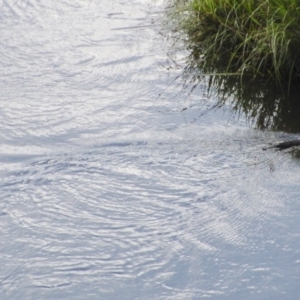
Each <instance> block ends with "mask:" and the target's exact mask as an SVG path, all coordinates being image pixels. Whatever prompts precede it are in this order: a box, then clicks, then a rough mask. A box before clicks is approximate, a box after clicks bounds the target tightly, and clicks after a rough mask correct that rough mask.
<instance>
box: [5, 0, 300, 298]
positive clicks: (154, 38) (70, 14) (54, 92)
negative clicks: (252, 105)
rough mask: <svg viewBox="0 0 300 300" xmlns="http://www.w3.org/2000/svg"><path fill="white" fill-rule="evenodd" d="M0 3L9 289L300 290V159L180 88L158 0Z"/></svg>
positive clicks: (73, 293) (59, 293)
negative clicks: (273, 147) (278, 149)
mask: <svg viewBox="0 0 300 300" xmlns="http://www.w3.org/2000/svg"><path fill="white" fill-rule="evenodd" d="M0 7H1V9H0V19H1V22H0V26H1V29H0V32H1V43H0V66H1V71H0V91H1V92H0V122H1V131H0V162H1V167H0V196H1V201H0V232H1V240H0V261H1V268H0V282H1V286H0V299H24V300H25V299H131V300H132V299H157V300H158V299H179V300H182V299H184V300H186V299H204V298H211V299H299V296H300V286H299V278H300V232H299V225H300V221H299V213H300V203H299V199H300V189H299V180H300V172H299V170H300V163H299V160H298V159H297V158H296V157H293V156H292V155H290V154H289V153H276V152H275V151H273V150H269V151H262V150H261V148H262V147H263V146H265V145H266V144H268V143H269V142H272V141H277V140H278V139H281V138H282V137H284V136H285V134H284V133H280V132H279V133H272V132H261V131H258V130H255V129H253V128H251V126H249V124H248V123H247V122H246V121H245V119H244V118H243V117H242V116H241V117H240V118H239V119H238V118H236V117H234V115H233V114H232V113H231V110H230V107H223V108H222V109H219V110H209V109H207V107H208V105H209V103H210V101H211V99H205V95H204V94H203V93H200V92H199V93H193V94H191V95H188V94H186V93H182V92H181V91H182V86H181V85H180V81H178V80H177V81H176V80H175V78H176V77H177V76H178V75H180V72H181V69H180V66H178V65H176V63H174V62H173V60H172V59H170V57H169V51H170V47H171V44H172V42H171V41H166V39H165V38H164V37H163V36H162V35H161V34H160V30H161V20H162V18H163V16H164V14H165V10H164V3H163V2H162V1H161V2H158V1H150V0H127V1H126V0H115V1H108V0H102V1H99V0H55V1H46V0H26V1H24V0H22V1H21V0H14V1H13V0H3V1H1V2H0Z"/></svg>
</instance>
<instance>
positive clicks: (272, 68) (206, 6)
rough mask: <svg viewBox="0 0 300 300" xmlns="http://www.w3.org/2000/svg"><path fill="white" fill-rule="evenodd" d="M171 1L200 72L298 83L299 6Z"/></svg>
mask: <svg viewBox="0 0 300 300" xmlns="http://www.w3.org/2000/svg"><path fill="white" fill-rule="evenodd" d="M171 1H172V5H171V6H172V7H173V19H177V32H181V33H182V34H184V35H185V36H186V41H187V43H188V48H189V49H190V50H191V51H192V52H193V55H194V56H195V57H197V59H198V64H199V66H200V67H201V68H202V71H204V72H207V73H214V74H216V72H225V73H226V74H228V75H230V74H231V75H239V76H244V75H247V76H249V75H250V76H253V77H257V76H258V75H259V76H260V75H261V76H263V77H266V78H267V79H272V80H275V81H276V82H277V83H278V84H280V85H281V83H282V82H288V83H291V82H292V81H295V80H299V79H300V0H171ZM222 68H223V69H222Z"/></svg>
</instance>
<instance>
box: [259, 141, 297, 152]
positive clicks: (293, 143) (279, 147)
mask: <svg viewBox="0 0 300 300" xmlns="http://www.w3.org/2000/svg"><path fill="white" fill-rule="evenodd" d="M296 146H300V139H296V140H289V141H284V142H281V143H278V144H275V145H273V146H270V147H267V148H263V150H267V149H271V148H276V149H277V150H285V149H289V148H292V147H296Z"/></svg>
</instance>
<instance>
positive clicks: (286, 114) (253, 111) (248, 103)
mask: <svg viewBox="0 0 300 300" xmlns="http://www.w3.org/2000/svg"><path fill="white" fill-rule="evenodd" d="M206 66H208V65H207V64H206ZM182 75H183V78H184V88H185V89H187V90H188V89H190V91H191V92H192V91H193V90H194V89H196V88H197V86H201V87H202V88H203V86H206V87H207V89H206V91H205V94H207V95H208V96H209V97H210V98H212V97H213V98H215V99H216V103H215V104H214V105H213V106H212V109H213V108H220V107H222V106H223V105H225V104H227V105H228V104H229V105H230V106H231V108H232V109H233V112H235V113H236V114H238V115H240V114H244V115H245V116H246V118H247V120H248V122H249V123H250V124H253V125H254V126H255V128H257V129H260V130H266V129H268V130H274V131H283V132H288V133H299V132H300V97H299V96H300V86H299V84H297V83H296V82H292V83H291V85H289V84H288V83H286V84H285V83H283V84H282V85H281V86H280V87H279V86H278V85H277V84H276V82H274V81H271V80H269V81H266V79H265V78H263V77H258V76H257V77H256V78H255V79H253V77H252V76H249V77H248V76H247V74H245V75H244V76H243V77H242V78H241V76H236V75H231V74H228V73H226V66H225V65H224V64H223V63H222V61H220V62H219V65H216V64H214V65H212V66H210V67H206V68H205V69H203V64H202V61H201V57H199V54H198V51H197V50H195V49H194V50H193V49H191V54H190V55H189V57H188V59H187V65H186V67H185V69H184V71H183V74H182Z"/></svg>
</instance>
